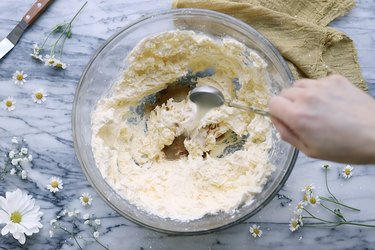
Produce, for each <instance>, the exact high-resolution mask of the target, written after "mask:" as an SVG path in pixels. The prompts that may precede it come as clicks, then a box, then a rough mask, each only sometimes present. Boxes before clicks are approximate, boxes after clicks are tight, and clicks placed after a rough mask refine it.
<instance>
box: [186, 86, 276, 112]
mask: <svg viewBox="0 0 375 250" xmlns="http://www.w3.org/2000/svg"><path fill="white" fill-rule="evenodd" d="M189 98H190V100H191V101H192V102H194V103H195V104H197V105H198V106H200V107H202V108H209V109H210V108H215V107H220V106H221V105H223V104H226V105H228V106H229V107H234V108H239V109H244V110H248V111H251V112H254V113H255V114H258V115H263V116H270V113H269V112H268V111H266V110H262V109H258V108H255V107H252V106H244V105H240V104H236V103H232V102H230V101H228V100H225V98H224V95H223V93H221V91H220V90H218V89H217V88H215V87H212V86H208V85H203V86H200V87H196V88H194V89H193V90H192V91H191V92H190V94H189Z"/></svg>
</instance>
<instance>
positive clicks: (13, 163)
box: [11, 159, 19, 166]
mask: <svg viewBox="0 0 375 250" xmlns="http://www.w3.org/2000/svg"><path fill="white" fill-rule="evenodd" d="M18 162H19V159H13V160H12V161H11V163H12V165H13V166H17V165H18Z"/></svg>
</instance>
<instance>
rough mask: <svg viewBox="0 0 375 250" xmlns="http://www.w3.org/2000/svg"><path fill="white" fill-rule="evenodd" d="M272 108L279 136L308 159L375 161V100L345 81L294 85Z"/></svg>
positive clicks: (339, 78) (336, 78) (332, 78)
mask: <svg viewBox="0 0 375 250" xmlns="http://www.w3.org/2000/svg"><path fill="white" fill-rule="evenodd" d="M269 109H270V114H271V119H272V121H273V123H274V125H275V127H276V129H277V130H278V131H279V132H280V135H281V138H282V139H283V140H285V141H287V142H289V143H290V144H292V145H294V146H295V147H296V148H298V149H300V150H301V151H303V152H304V153H305V154H306V155H308V156H310V157H314V158H320V159H324V160H331V161H336V162H344V163H375V100H374V99H373V98H372V97H371V96H369V95H367V94H366V93H365V92H363V91H362V90H360V89H358V88H357V87H355V86H354V85H353V84H352V83H351V82H349V81H348V80H347V79H346V78H344V77H342V76H339V75H332V76H329V77H326V78H322V79H319V80H308V79H302V80H299V81H296V82H295V83H294V85H293V86H292V87H290V88H287V89H284V90H283V91H282V92H281V94H280V95H279V96H274V97H272V98H271V100H270V102H269Z"/></svg>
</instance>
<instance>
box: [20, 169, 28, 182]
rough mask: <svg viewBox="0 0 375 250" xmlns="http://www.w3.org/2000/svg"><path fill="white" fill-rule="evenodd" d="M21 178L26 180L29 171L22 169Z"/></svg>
mask: <svg viewBox="0 0 375 250" xmlns="http://www.w3.org/2000/svg"><path fill="white" fill-rule="evenodd" d="M21 178H22V180H25V179H26V178H27V171H26V170H22V171H21Z"/></svg>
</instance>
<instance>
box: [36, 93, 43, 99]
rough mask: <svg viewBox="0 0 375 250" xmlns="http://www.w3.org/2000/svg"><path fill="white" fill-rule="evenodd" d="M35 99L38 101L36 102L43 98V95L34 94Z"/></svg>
mask: <svg viewBox="0 0 375 250" xmlns="http://www.w3.org/2000/svg"><path fill="white" fill-rule="evenodd" d="M35 98H36V99H38V100H40V99H42V98H43V93H42V92H36V93H35Z"/></svg>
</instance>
